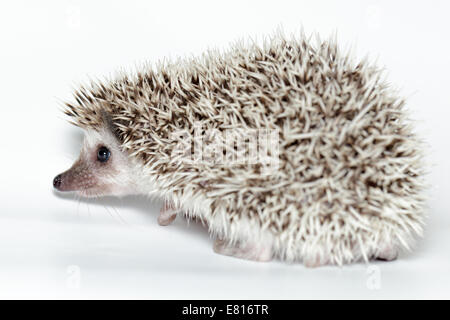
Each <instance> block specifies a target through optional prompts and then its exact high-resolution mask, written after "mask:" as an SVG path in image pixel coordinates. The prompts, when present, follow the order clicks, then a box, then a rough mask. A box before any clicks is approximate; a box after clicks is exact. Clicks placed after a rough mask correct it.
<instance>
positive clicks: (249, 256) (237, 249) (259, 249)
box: [213, 239, 272, 262]
mask: <svg viewBox="0 0 450 320" xmlns="http://www.w3.org/2000/svg"><path fill="white" fill-rule="evenodd" d="M213 249H214V252H216V253H219V254H223V255H225V256H232V257H236V258H240V259H246V260H253V261H261V262H266V261H270V260H272V248H271V247H270V246H267V245H262V244H257V243H252V242H247V243H238V244H236V245H234V246H233V245H230V244H228V243H227V242H226V241H224V240H219V239H217V240H216V241H215V242H214V246H213Z"/></svg>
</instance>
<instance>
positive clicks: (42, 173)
mask: <svg viewBox="0 0 450 320" xmlns="http://www.w3.org/2000/svg"><path fill="white" fill-rule="evenodd" d="M449 9H450V5H449V4H448V2H446V1H433V2H426V1H396V2H395V3H391V2H390V1H366V2H365V1H348V2H346V3H345V4H344V3H343V2H336V1H313V2H312V1H291V2H288V1H255V2H250V1H249V2H244V1H227V2H223V1H218V2H213V1H202V2H194V1H179V2H174V1H173V2H172V1H164V2H161V3H153V2H150V1H140V2H137V1H126V2H125V1H124V2H118V1H104V2H102V1H97V2H95V3H93V2H91V1H86V2H84V1H41V2H39V3H37V2H33V1H15V2H9V3H8V2H2V3H1V4H0V33H1V50H0V70H1V77H0V87H1V100H0V101H1V118H0V119H1V126H0V129H1V134H2V138H1V139H0V146H1V157H0V177H1V180H0V199H1V201H0V298H160V299H170V298H185V299H191V298H211V299H216V298H223V299H229V298H230V299H231V298H233V299H239V298H242V299H246V298H248V299H257V298H266V299H278V298H285V299H290V298H308V299H312V298H357V299H359V298H363V299H364V298H377V299H382V298H447V299H448V298H450V274H449V272H450V218H449V212H448V211H449V204H448V203H449V202H448V197H449V191H450V171H449V163H448V162H449V161H448V159H449V155H450V153H449V145H450V144H449V138H448V137H449V133H448V131H449V120H448V119H449V117H450V105H449V104H450V98H449V89H448V85H449V81H448V75H449V73H450V59H449V49H450V45H449V44H448V43H449V42H448V34H447V33H448V30H450V22H449V19H448V17H447V14H448V11H449ZM281 24H282V25H283V26H284V29H285V31H286V32H287V33H288V32H291V31H295V30H299V28H300V25H301V24H303V26H304V27H305V30H306V32H311V31H318V32H320V34H321V35H322V37H326V36H328V35H329V34H331V33H332V32H333V31H335V30H338V38H339V41H340V43H341V44H342V47H344V48H345V47H349V45H356V50H355V51H356V56H357V57H358V58H362V57H363V56H364V55H365V54H367V53H369V57H371V58H372V59H375V58H378V63H379V64H380V65H382V66H385V67H386V69H387V70H388V79H389V81H390V82H392V83H394V84H395V85H397V86H398V87H400V89H401V93H402V94H403V95H405V96H407V97H408V106H409V108H410V109H411V111H412V113H411V117H412V118H414V119H418V120H419V122H418V124H417V129H418V132H419V133H420V134H421V135H422V136H423V137H424V138H425V139H426V140H427V141H428V143H429V145H430V147H429V151H428V152H427V154H428V157H427V161H428V162H429V163H430V174H429V177H428V180H429V184H430V186H431V189H430V192H429V194H430V200H429V207H430V208H429V216H430V217H429V224H428V227H427V230H426V235H425V238H424V240H423V241H421V242H420V243H419V245H418V248H417V250H416V251H415V252H414V253H412V254H406V255H403V256H401V257H400V259H399V260H397V261H394V262H389V263H386V262H374V263H371V264H369V265H365V264H355V265H351V266H345V267H342V268H339V267H322V268H318V269H306V268H304V267H303V266H302V265H287V264H283V263H281V262H276V261H275V262H270V263H255V262H249V261H241V260H237V259H234V258H229V257H224V256H219V255H216V254H214V253H213V251H212V240H211V239H209V236H208V234H207V232H206V231H205V229H204V228H202V227H201V226H200V225H196V224H195V223H191V224H190V225H189V226H188V225H187V223H186V221H184V220H183V219H177V220H176V222H175V223H174V225H172V226H168V227H160V226H158V225H157V223H156V217H157V213H158V210H159V205H160V204H159V203H156V202H151V201H149V200H147V199H144V198H139V197H127V198H123V199H112V198H105V199H101V200H89V201H85V200H81V201H78V200H77V199H75V198H73V197H70V196H61V195H56V194H55V193H54V192H53V191H52V186H51V182H52V179H53V177H54V176H55V175H56V174H57V173H59V172H61V171H63V170H65V169H67V168H68V167H69V166H70V165H71V162H72V161H73V160H74V159H75V157H76V155H77V151H78V148H79V145H80V141H81V132H80V131H79V130H78V129H77V128H74V127H72V126H70V125H69V124H68V123H66V121H65V120H63V119H64V117H63V115H62V113H61V112H60V110H58V101H60V100H65V99H70V94H71V87H72V86H74V87H76V85H77V83H78V82H83V81H87V80H88V77H89V76H90V77H92V78H96V77H99V78H101V77H103V76H105V75H109V74H113V73H114V71H115V70H117V69H119V68H125V69H130V68H133V67H134V65H135V64H136V63H139V62H143V61H145V60H149V61H156V60H157V59H159V58H163V57H177V56H182V55H189V54H200V53H201V52H202V51H204V50H206V49H207V48H209V47H219V48H223V47H226V46H227V45H228V43H229V42H230V41H234V40H236V39H238V38H240V37H246V36H255V35H263V34H270V33H271V32H273V31H274V30H275V29H276V27H277V26H279V25H281Z"/></svg>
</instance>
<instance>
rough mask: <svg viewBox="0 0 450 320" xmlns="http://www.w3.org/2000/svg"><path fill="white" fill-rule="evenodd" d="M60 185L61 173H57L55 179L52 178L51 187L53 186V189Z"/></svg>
mask: <svg viewBox="0 0 450 320" xmlns="http://www.w3.org/2000/svg"><path fill="white" fill-rule="evenodd" d="M60 186H61V175H60V174H58V175H57V176H56V177H55V179H53V187H55V189H59V187H60Z"/></svg>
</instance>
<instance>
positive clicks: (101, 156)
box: [97, 147, 111, 162]
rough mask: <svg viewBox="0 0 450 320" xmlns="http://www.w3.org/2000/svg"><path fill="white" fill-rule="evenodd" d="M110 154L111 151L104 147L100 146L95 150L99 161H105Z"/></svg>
mask: <svg viewBox="0 0 450 320" xmlns="http://www.w3.org/2000/svg"><path fill="white" fill-rule="evenodd" d="M110 156H111V151H109V150H108V148H106V147H100V148H99V149H98V152H97V160H98V161H100V162H106V161H108V159H109V157H110Z"/></svg>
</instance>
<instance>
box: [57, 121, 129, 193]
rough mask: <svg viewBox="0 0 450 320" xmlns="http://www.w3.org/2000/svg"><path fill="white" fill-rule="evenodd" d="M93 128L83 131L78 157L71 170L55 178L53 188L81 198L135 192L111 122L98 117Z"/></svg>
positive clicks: (126, 161)
mask: <svg viewBox="0 0 450 320" xmlns="http://www.w3.org/2000/svg"><path fill="white" fill-rule="evenodd" d="M101 118H102V119H103V121H101V122H100V123H99V124H98V125H97V126H96V128H95V129H94V128H85V138H84V142H83V146H82V148H81V152H80V156H79V157H78V159H77V160H76V161H75V163H74V164H73V165H72V167H71V168H70V169H69V170H67V171H65V172H63V173H61V174H59V175H57V176H56V177H55V178H54V180H53V186H54V187H55V188H56V189H57V190H59V191H74V192H77V193H78V194H79V195H81V196H85V197H96V196H105V195H126V194H131V193H134V192H135V191H136V187H135V179H134V177H135V174H134V172H133V166H132V163H131V159H130V157H129V156H128V154H127V153H126V152H125V151H124V150H122V148H121V145H120V141H119V139H118V137H117V135H116V134H115V131H114V128H112V126H111V121H110V120H109V119H108V117H107V116H106V114H103V115H102V116H101Z"/></svg>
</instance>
